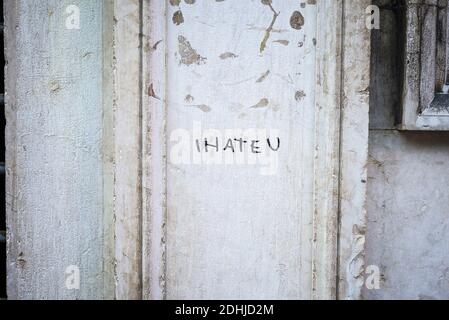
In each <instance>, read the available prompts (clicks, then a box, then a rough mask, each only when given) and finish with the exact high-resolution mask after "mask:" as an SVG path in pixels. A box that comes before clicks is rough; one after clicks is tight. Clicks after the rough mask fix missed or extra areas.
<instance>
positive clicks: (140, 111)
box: [138, 0, 144, 300]
mask: <svg viewBox="0 0 449 320" xmlns="http://www.w3.org/2000/svg"><path fill="white" fill-rule="evenodd" d="M143 72H144V70H143V0H139V93H140V94H139V132H140V134H139V153H140V158H139V177H140V183H139V184H140V192H139V203H140V210H139V239H138V241H139V245H140V254H141V256H140V261H139V262H140V269H139V282H140V286H141V290H140V299H141V300H142V299H143V296H144V294H143V257H142V252H143V180H142V179H143V170H142V168H143V167H142V162H143V161H144V158H143V123H142V113H143V96H142V92H143Z"/></svg>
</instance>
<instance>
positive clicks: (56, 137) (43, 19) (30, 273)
mask: <svg viewBox="0 0 449 320" xmlns="http://www.w3.org/2000/svg"><path fill="white" fill-rule="evenodd" d="M105 3H107V1H106V2H103V1H89V0H79V1H59V0H48V1H33V0H19V1H15V0H14V1H13V0H8V1H5V12H6V31H5V33H6V45H7V49H6V60H7V63H8V65H7V80H6V87H7V88H6V89H7V94H6V117H7V128H6V149H7V160H6V162H7V168H8V169H7V181H8V182H7V199H6V202H7V219H8V295H9V298H11V299H39V298H59V299H62V298H66V299H67V298H68V299H75V298H76V299H79V298H108V297H111V295H112V293H111V292H110V288H109V286H110V285H111V284H113V281H112V278H111V269H112V266H113V265H112V260H111V259H110V256H109V252H108V250H107V248H106V247H105V246H104V239H103V237H107V234H106V233H107V230H108V228H109V222H110V219H109V218H108V217H105V216H104V212H103V201H104V195H106V194H107V193H108V192H107V190H105V189H104V188H103V179H104V178H105V177H106V176H105V175H104V174H103V173H104V172H103V160H104V159H103V157H102V148H103V146H102V141H103V134H104V131H103V129H104V127H103V116H104V115H105V114H107V112H105V113H103V97H102V95H103V90H102V88H103V85H104V84H105V83H104V82H103V78H102V76H103V58H104V56H103V47H102V46H103V35H102V30H103V9H104V7H105ZM69 5H76V6H77V7H78V8H79V9H80V28H79V29H67V27H66V21H67V18H68V17H69V16H70V14H72V15H73V14H74V13H73V11H72V12H66V8H67V7H68V6H69ZM75 18H76V17H75ZM75 24H76V21H75ZM109 45H110V44H109ZM71 265H74V266H76V267H78V268H79V270H80V289H81V290H68V289H67V288H66V286H65V282H66V268H67V267H68V266H71Z"/></svg>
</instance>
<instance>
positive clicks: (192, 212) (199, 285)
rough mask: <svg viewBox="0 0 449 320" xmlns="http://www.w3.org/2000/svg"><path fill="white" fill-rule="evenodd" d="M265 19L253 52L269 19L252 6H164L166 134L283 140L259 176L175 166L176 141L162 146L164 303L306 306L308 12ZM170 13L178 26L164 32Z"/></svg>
mask: <svg viewBox="0 0 449 320" xmlns="http://www.w3.org/2000/svg"><path fill="white" fill-rule="evenodd" d="M273 9H274V10H275V11H276V12H277V13H279V16H277V19H276V20H275V23H274V26H273V30H272V31H271V34H270V35H269V38H268V39H267V41H266V47H265V48H264V50H263V51H262V50H261V46H263V44H262V41H263V39H264V36H265V33H266V32H265V30H266V29H267V27H268V26H269V25H270V23H271V22H272V20H273V16H274V13H273V11H272V10H271V9H270V7H269V6H267V5H264V4H262V3H261V2H260V1H224V2H213V1H202V2H200V1H199V2H197V3H195V4H193V5H188V4H185V3H183V2H182V3H181V5H180V6H179V7H178V6H170V7H169V8H168V14H167V20H168V37H167V46H168V50H167V55H168V62H167V63H168V72H167V77H168V85H167V100H168V106H167V108H168V116H167V118H168V120H167V121H168V124H167V125H168V130H167V131H168V133H169V134H170V133H173V132H175V130H178V129H180V128H182V129H186V130H188V131H189V132H191V133H192V134H194V135H195V131H194V130H195V129H194V127H195V124H198V125H199V126H200V127H201V129H200V130H208V129H213V130H215V132H216V133H211V136H214V134H219V135H220V144H222V143H225V140H224V139H228V138H232V139H233V138H239V137H238V136H234V135H231V136H227V137H226V138H225V137H223V140H222V138H221V136H224V135H225V130H226V129H240V130H241V131H242V132H244V131H245V130H247V129H251V128H256V129H262V130H267V132H268V134H269V135H270V132H273V133H271V138H272V141H273V142H274V141H276V140H275V139H276V138H277V137H278V136H279V137H280V139H281V149H280V151H279V152H278V153H273V152H271V153H270V154H269V155H270V156H272V157H273V158H272V161H273V163H272V165H273V166H274V167H273V168H272V169H271V171H270V170H269V169H270V168H267V169H266V170H267V171H268V172H264V171H263V167H264V166H260V165H256V166H254V165H253V166H251V165H225V164H223V165H208V164H201V165H183V164H177V163H176V162H174V161H173V155H170V152H171V150H173V151H175V150H177V149H175V148H177V145H179V142H178V141H170V142H169V145H168V152H169V165H168V172H167V190H168V191H167V192H168V196H167V203H168V209H167V210H168V218H167V219H168V220H167V249H166V250H167V262H166V264H167V275H166V277H167V278H166V281H167V289H166V290H167V298H169V299H185V298H193V299H205V298H212V299H213V298H216V299H222V298H228V299H231V298H237V299H250V298H253V299H254V298H257V299H298V298H301V299H308V298H310V292H311V284H312V282H311V274H312V269H311V267H312V261H311V259H312V251H311V250H312V247H311V241H312V227H311V226H312V222H313V221H312V216H313V205H312V203H313V181H314V175H313V160H314V149H313V143H314V123H315V122H314V115H315V108H314V95H315V92H314V90H315V59H316V56H315V45H316V15H317V12H316V5H310V4H305V6H304V8H301V4H300V3H299V2H294V1H274V2H273ZM178 10H181V12H182V15H183V19H184V22H183V23H182V24H180V25H176V24H174V23H173V22H172V16H173V14H174V13H175V12H176V11H178ZM294 11H299V12H301V14H302V15H303V18H304V26H303V27H301V29H300V30H297V29H294V28H292V26H291V25H290V18H291V16H292V13H293V12H294ZM185 46H187V47H188V48H185ZM161 47H162V46H161ZM190 47H191V48H190ZM183 50H185V51H186V52H184V51H183ZM193 50H195V53H194V51H193ZM194 54H198V55H199V56H201V58H199V56H198V57H194V56H193V55H194ZM190 59H192V60H195V61H193V63H192V61H190ZM156 94H158V92H156ZM276 131H277V132H279V133H278V134H276ZM196 138H197V137H195V139H196ZM192 139H193V138H192ZM259 139H260V140H263V137H262V136H260V137H259ZM214 141H215V140H214ZM261 145H262V144H261ZM193 147H194V141H190V148H193ZM223 147H224V145H222V146H221V149H223ZM264 152H266V151H264ZM226 153H227V152H223V151H220V152H219V153H218V156H220V157H222V156H223V155H224V154H226ZM228 153H229V151H228ZM194 154H198V152H197V151H194ZM194 154H193V155H192V156H193V157H194V156H195V155H194ZM275 156H276V157H278V159H275V158H274V157H275ZM275 161H276V162H275ZM264 174H268V175H264Z"/></svg>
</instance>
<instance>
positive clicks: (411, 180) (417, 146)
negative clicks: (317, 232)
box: [364, 131, 449, 299]
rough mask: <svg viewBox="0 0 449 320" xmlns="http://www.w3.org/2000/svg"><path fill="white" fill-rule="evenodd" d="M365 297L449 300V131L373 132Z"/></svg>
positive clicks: (369, 168) (369, 170)
mask: <svg viewBox="0 0 449 320" xmlns="http://www.w3.org/2000/svg"><path fill="white" fill-rule="evenodd" d="M370 142H371V146H370V161H369V167H368V173H369V185H368V199H369V200H368V214H369V222H368V232H367V249H366V251H367V253H366V255H367V257H366V263H367V265H377V266H379V267H380V270H381V273H382V281H381V289H380V290H365V292H364V297H365V298H366V299H448V298H449V290H448V288H449V255H448V252H449V220H448V213H449V209H448V208H449V196H448V192H447V182H448V180H449V134H448V133H441V134H436V133H400V132H394V131H371V140H370Z"/></svg>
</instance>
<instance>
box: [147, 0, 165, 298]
mask: <svg viewBox="0 0 449 320" xmlns="http://www.w3.org/2000/svg"><path fill="white" fill-rule="evenodd" d="M166 23H167V19H166V1H145V2H144V3H143V16H142V33H143V35H144V38H143V39H144V43H143V50H142V54H143V60H142V63H143V64H142V71H143V74H142V83H143V88H142V105H143V109H142V270H143V277H142V287H143V289H142V291H143V299H151V300H161V299H165V298H166V290H165V265H166V264H165V240H166V234H165V232H166V221H167V220H166V219H167V212H166V211H167V209H166V208H167V206H166V194H167V183H166V182H167V181H166V168H167V157H166V152H167V144H166V143H167V137H166V136H167V135H166V130H167V127H166V119H167V91H166V90H167V88H166V83H167V68H166V61H167V41H166V30H167V25H166Z"/></svg>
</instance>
